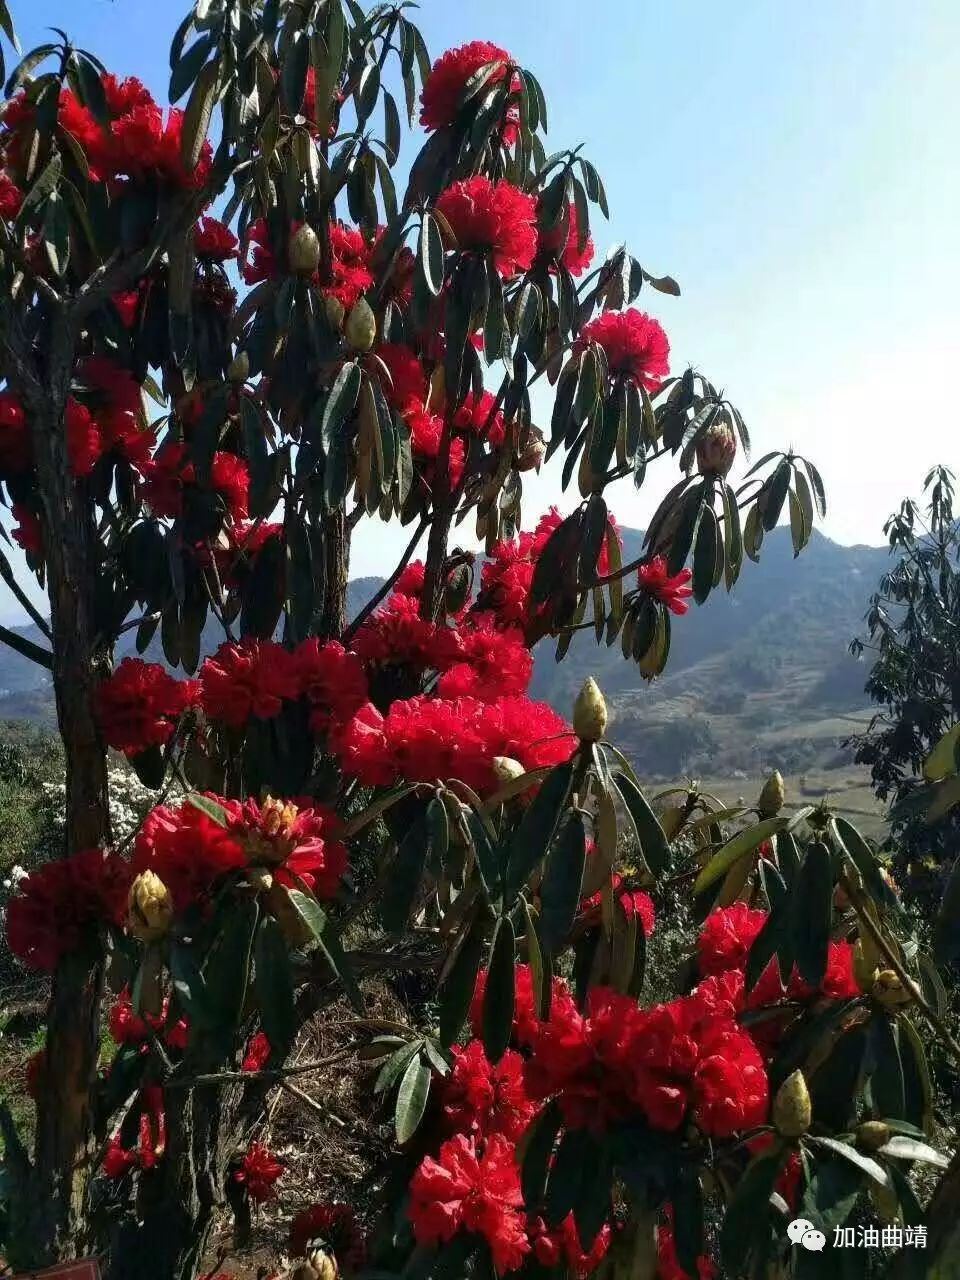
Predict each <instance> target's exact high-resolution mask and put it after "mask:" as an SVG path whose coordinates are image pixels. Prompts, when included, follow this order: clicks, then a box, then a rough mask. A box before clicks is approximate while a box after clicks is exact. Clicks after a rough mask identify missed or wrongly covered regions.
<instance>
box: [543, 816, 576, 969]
mask: <svg viewBox="0 0 960 1280" xmlns="http://www.w3.org/2000/svg"><path fill="white" fill-rule="evenodd" d="M585 860H586V835H585V833H584V829H583V815H582V814H581V813H580V812H579V810H575V811H573V812H572V813H570V814H568V815H567V817H566V818H565V819H564V821H563V824H562V826H561V828H560V831H559V833H558V835H557V840H556V843H555V845H554V847H553V851H552V852H551V854H550V860H549V862H548V863H547V870H546V874H545V875H544V879H543V887H542V889H541V908H542V912H543V914H542V925H541V931H542V938H543V944H544V946H545V948H546V949H547V951H548V952H549V953H550V954H551V955H556V954H557V951H558V950H559V948H560V947H561V946H562V944H563V943H564V942H565V941H566V939H567V937H568V935H569V933H570V928H571V926H572V924H573V921H574V917H575V916H576V914H577V907H578V906H579V904H580V893H581V886H582V884H583V867H584V862H585Z"/></svg>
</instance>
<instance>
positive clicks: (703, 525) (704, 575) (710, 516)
mask: <svg viewBox="0 0 960 1280" xmlns="http://www.w3.org/2000/svg"><path fill="white" fill-rule="evenodd" d="M719 541H720V527H719V525H718V524H717V517H716V515H715V514H714V512H713V510H712V509H711V508H710V507H709V506H706V505H705V506H704V508H703V515H702V516H701V519H700V525H699V528H698V529H697V544H696V547H695V549H694V553H693V598H694V600H696V602H697V604H703V602H704V601H705V600H706V598H707V596H708V595H709V594H710V592H711V591H712V589H713V581H714V577H715V575H716V568H717V551H718V549H719Z"/></svg>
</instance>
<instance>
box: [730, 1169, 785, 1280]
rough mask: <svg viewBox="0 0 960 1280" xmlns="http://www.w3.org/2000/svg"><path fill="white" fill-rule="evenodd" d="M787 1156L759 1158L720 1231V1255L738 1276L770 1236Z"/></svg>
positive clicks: (745, 1174)
mask: <svg viewBox="0 0 960 1280" xmlns="http://www.w3.org/2000/svg"><path fill="white" fill-rule="evenodd" d="M785 1155H786V1153H785V1152H781V1151H778V1150H776V1149H775V1150H773V1151H769V1152H765V1153H764V1154H762V1155H759V1156H755V1157H754V1158H753V1160H752V1161H751V1162H750V1164H748V1165H747V1167H746V1169H745V1170H744V1171H743V1174H742V1175H741V1177H740V1181H739V1182H738V1183H737V1185H736V1187H735V1188H734V1192H733V1195H732V1196H731V1198H730V1202H729V1203H728V1205H727V1211H726V1213H725V1214H724V1218H723V1225H722V1226H721V1228H720V1256H721V1258H722V1260H723V1264H724V1266H725V1267H728V1268H729V1269H730V1271H731V1273H733V1274H735V1275H738V1274H740V1271H741V1269H742V1268H743V1267H744V1265H745V1264H746V1262H747V1260H748V1258H749V1257H750V1254H751V1252H752V1251H753V1250H754V1249H755V1248H757V1247H758V1246H759V1245H760V1244H761V1243H762V1242H763V1241H765V1240H766V1239H767V1238H768V1236H769V1232H770V1197H771V1195H772V1194H773V1188H774V1184H775V1182H776V1180H777V1175H778V1174H779V1172H780V1166H781V1165H782V1164H783V1161H784V1159H785Z"/></svg>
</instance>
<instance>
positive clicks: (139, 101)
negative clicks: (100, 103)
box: [101, 71, 153, 119]
mask: <svg viewBox="0 0 960 1280" xmlns="http://www.w3.org/2000/svg"><path fill="white" fill-rule="evenodd" d="M101 83H102V84H103V93H104V97H105V98H106V100H107V111H109V113H110V115H111V116H113V117H114V119H116V117H117V116H125V115H126V114H127V113H128V112H130V111H132V110H133V109H134V107H149V106H150V105H151V104H152V103H153V97H152V96H151V94H150V90H149V89H148V88H147V87H146V85H145V84H144V83H143V82H142V81H141V80H138V79H137V78H136V76H127V78H126V79H125V80H118V79H117V77H116V76H115V75H111V74H110V72H109V71H108V72H106V73H105V74H104V75H103V76H101Z"/></svg>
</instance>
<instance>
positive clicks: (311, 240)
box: [287, 222, 320, 276]
mask: <svg viewBox="0 0 960 1280" xmlns="http://www.w3.org/2000/svg"><path fill="white" fill-rule="evenodd" d="M287 256H288V259H289V262H290V270H291V271H292V272H294V274H295V275H298V276H312V275H313V274H314V272H316V271H317V270H318V269H319V267H320V237H319V236H318V235H317V233H316V232H315V231H314V229H313V227H311V226H310V224H309V222H305V223H304V224H303V226H302V227H298V228H297V230H296V231H295V232H294V233H293V235H292V236H291V237H290V244H289V247H288V249H287Z"/></svg>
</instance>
